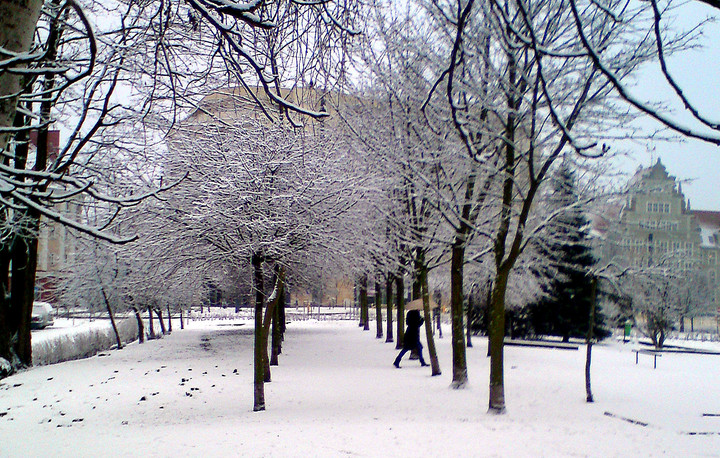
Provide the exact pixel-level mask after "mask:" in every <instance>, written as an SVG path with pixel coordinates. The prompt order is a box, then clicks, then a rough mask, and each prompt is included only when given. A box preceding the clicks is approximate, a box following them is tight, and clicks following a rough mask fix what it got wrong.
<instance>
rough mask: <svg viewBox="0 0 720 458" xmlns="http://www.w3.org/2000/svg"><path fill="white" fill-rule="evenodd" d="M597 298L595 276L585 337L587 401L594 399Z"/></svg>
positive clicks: (591, 284)
mask: <svg viewBox="0 0 720 458" xmlns="http://www.w3.org/2000/svg"><path fill="white" fill-rule="evenodd" d="M596 300H597V278H595V277H593V279H592V282H591V283H590V316H589V320H588V330H587V338H586V339H585V344H586V345H587V354H586V355H585V394H586V398H585V400H586V401H587V402H593V401H594V399H593V394H592V386H591V384H590V364H591V362H592V346H593V339H594V338H595V336H594V335H593V331H594V328H595V307H596Z"/></svg>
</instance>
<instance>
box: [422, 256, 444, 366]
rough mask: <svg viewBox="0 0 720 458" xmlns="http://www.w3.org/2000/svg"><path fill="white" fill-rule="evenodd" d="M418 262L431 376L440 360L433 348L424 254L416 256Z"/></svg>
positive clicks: (433, 341)
mask: <svg viewBox="0 0 720 458" xmlns="http://www.w3.org/2000/svg"><path fill="white" fill-rule="evenodd" d="M418 258H421V262H420V286H421V291H422V301H423V315H424V319H425V338H426V339H427V346H428V353H429V355H430V366H431V369H432V373H431V374H430V375H431V376H435V375H440V374H442V371H440V361H439V360H438V356H437V350H436V349H435V339H434V338H433V332H432V328H433V324H432V319H431V318H430V293H429V292H428V281H427V267H426V266H425V254H424V253H422V254H421V255H419V256H418Z"/></svg>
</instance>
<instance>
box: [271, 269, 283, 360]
mask: <svg viewBox="0 0 720 458" xmlns="http://www.w3.org/2000/svg"><path fill="white" fill-rule="evenodd" d="M285 297H286V296H285V278H284V277H283V287H282V288H281V289H280V293H279V296H278V301H277V305H276V306H275V310H274V312H273V320H272V343H271V346H272V355H271V356H270V365H271V366H277V365H278V363H279V356H280V354H281V353H282V334H283V332H284V323H283V321H284V320H285V313H284V310H285Z"/></svg>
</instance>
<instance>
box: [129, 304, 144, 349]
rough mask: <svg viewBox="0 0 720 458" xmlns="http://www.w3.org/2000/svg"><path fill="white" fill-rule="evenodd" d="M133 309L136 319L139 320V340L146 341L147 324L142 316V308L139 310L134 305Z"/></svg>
mask: <svg viewBox="0 0 720 458" xmlns="http://www.w3.org/2000/svg"><path fill="white" fill-rule="evenodd" d="M132 309H133V311H134V312H135V320H137V327H138V342H139V343H145V326H144V325H143V320H142V317H141V316H140V310H138V308H137V307H133V308H132Z"/></svg>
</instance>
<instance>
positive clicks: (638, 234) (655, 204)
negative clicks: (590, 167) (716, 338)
mask: <svg viewBox="0 0 720 458" xmlns="http://www.w3.org/2000/svg"><path fill="white" fill-rule="evenodd" d="M605 238H606V241H607V242H608V243H606V249H605V252H604V254H603V255H604V257H606V259H610V258H616V259H618V258H622V259H623V260H624V262H625V263H627V264H629V265H632V266H635V267H638V268H646V267H663V268H670V269H679V270H691V269H698V270H700V271H701V272H703V273H704V274H705V275H706V281H707V285H708V288H707V294H706V295H705V296H704V299H703V300H704V301H706V302H707V304H706V306H705V307H703V310H706V311H707V312H706V313H705V315H706V316H705V319H704V320H703V319H701V320H700V321H701V322H704V321H707V322H708V323H705V325H704V326H703V327H707V328H709V329H713V330H714V329H716V328H717V319H718V312H719V311H720V310H719V309H718V307H720V282H718V278H720V264H719V263H718V260H719V258H720V212H714V211H704V210H703V211H695V210H692V209H691V208H690V202H689V201H687V200H686V198H685V196H684V194H683V192H682V185H681V184H680V183H678V181H677V180H676V178H675V177H674V176H672V175H670V174H669V173H668V171H667V169H666V168H665V166H664V165H663V164H662V162H661V161H660V160H658V161H657V162H656V163H655V164H654V165H652V166H651V167H649V168H644V169H640V170H638V171H637V172H636V174H635V175H634V176H633V177H632V179H631V180H630V181H629V183H628V192H627V196H626V199H625V201H624V202H623V205H622V206H621V209H620V211H619V214H618V215H617V224H611V225H609V226H608V227H607V232H606V237H605ZM694 325H695V323H693V325H692V326H691V327H695V326H694Z"/></svg>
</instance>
